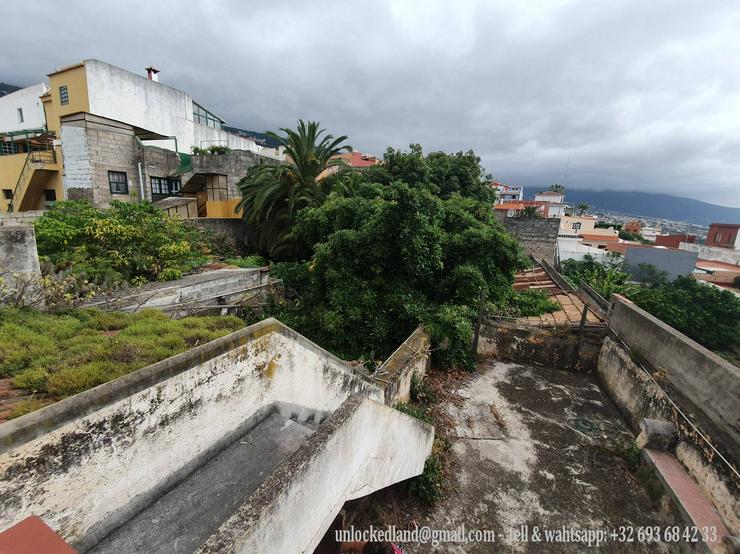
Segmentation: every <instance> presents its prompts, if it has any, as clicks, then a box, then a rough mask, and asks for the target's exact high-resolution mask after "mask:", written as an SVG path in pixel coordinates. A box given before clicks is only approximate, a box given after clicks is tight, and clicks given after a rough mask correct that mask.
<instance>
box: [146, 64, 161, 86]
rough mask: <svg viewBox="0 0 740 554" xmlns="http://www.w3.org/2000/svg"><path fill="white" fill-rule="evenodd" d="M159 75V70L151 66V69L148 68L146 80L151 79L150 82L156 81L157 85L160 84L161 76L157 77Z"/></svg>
mask: <svg viewBox="0 0 740 554" xmlns="http://www.w3.org/2000/svg"><path fill="white" fill-rule="evenodd" d="M158 73H159V69H157V68H156V67H154V66H153V65H150V66H149V67H147V68H146V78H147V79H149V80H150V81H154V82H155V83H158V82H159V75H157V74H158Z"/></svg>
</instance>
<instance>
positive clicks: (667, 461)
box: [642, 449, 730, 552]
mask: <svg viewBox="0 0 740 554" xmlns="http://www.w3.org/2000/svg"><path fill="white" fill-rule="evenodd" d="M642 457H643V459H644V460H645V462H646V463H647V464H648V465H650V466H651V467H652V468H653V469H654V470H655V473H656V474H657V476H658V479H660V482H661V484H662V485H663V487H664V488H665V489H666V490H667V491H668V493H669V494H670V496H671V498H672V499H673V501H674V502H675V504H676V505H677V506H678V508H679V510H680V512H681V514H682V515H683V517H684V519H685V520H686V523H687V524H688V525H690V526H695V527H696V528H697V529H699V530H702V529H715V531H716V535H715V536H714V537H708V538H709V539H710V540H708V541H707V542H706V543H704V542H701V543H698V544H700V545H703V546H704V547H705V548H706V549H707V550H708V551H710V552H716V551H718V550H719V549H720V548H721V547H722V542H723V540H724V538H725V537H728V536H729V534H730V533H729V531H728V530H727V527H726V526H725V524H724V522H723V521H722V518H721V517H720V516H719V514H718V513H717V511H716V510H715V509H714V507H713V506H712V504H711V503H710V502H709V501H708V500H707V499H706V498H705V497H704V495H703V494H702V491H701V489H700V488H699V486H698V485H697V484H696V483H695V482H694V480H693V479H692V478H691V477H690V476H689V474H688V473H686V471H685V470H684V468H683V467H682V466H681V464H680V463H679V461H678V460H677V459H676V458H674V457H673V456H671V455H670V454H667V453H665V452H658V451H657V450H650V449H644V450H643V451H642ZM712 538H713V539H714V540H711V539H712Z"/></svg>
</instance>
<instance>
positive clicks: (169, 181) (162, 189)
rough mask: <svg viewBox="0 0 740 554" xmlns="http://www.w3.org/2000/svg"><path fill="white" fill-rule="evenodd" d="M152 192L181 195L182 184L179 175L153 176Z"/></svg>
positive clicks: (155, 193)
mask: <svg viewBox="0 0 740 554" xmlns="http://www.w3.org/2000/svg"><path fill="white" fill-rule="evenodd" d="M151 182H152V194H154V195H160V196H179V195H180V190H181V188H182V184H181V182H180V178H179V177H152V178H151Z"/></svg>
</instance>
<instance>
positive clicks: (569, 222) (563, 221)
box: [558, 215, 619, 237]
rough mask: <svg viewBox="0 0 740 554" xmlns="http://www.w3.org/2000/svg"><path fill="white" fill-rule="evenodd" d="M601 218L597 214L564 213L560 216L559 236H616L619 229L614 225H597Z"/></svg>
mask: <svg viewBox="0 0 740 554" xmlns="http://www.w3.org/2000/svg"><path fill="white" fill-rule="evenodd" d="M598 223H599V218H598V217H596V216H595V215H564V216H562V217H561V218H560V229H559V230H558V236H561V237H578V236H581V235H583V234H588V235H603V236H606V237H616V236H618V234H619V231H618V230H617V229H615V228H614V227H606V228H605V227H597V224H598Z"/></svg>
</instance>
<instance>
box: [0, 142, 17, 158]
mask: <svg viewBox="0 0 740 554" xmlns="http://www.w3.org/2000/svg"><path fill="white" fill-rule="evenodd" d="M17 153H18V145H16V143H14V142H2V143H0V154H2V155H3V156H6V155H9V154H17Z"/></svg>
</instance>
